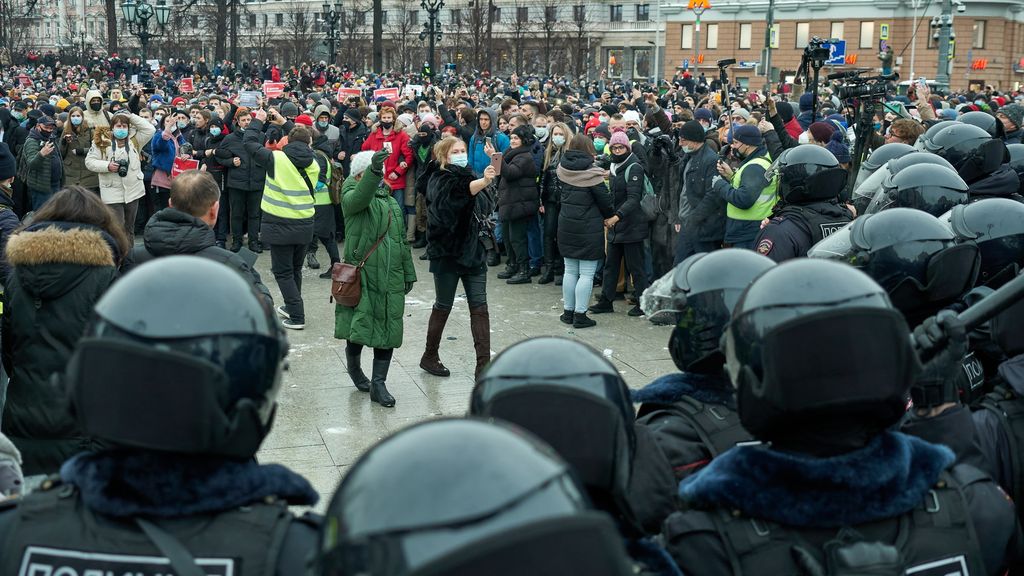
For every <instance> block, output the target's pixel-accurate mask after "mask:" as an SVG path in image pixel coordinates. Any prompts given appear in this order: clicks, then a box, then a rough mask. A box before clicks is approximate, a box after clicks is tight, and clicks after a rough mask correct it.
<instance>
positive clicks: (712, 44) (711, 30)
mask: <svg viewBox="0 0 1024 576" xmlns="http://www.w3.org/2000/svg"><path fill="white" fill-rule="evenodd" d="M707 32H708V50H714V49H716V48H718V24H708V30H707Z"/></svg>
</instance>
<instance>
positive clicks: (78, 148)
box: [59, 127, 100, 192]
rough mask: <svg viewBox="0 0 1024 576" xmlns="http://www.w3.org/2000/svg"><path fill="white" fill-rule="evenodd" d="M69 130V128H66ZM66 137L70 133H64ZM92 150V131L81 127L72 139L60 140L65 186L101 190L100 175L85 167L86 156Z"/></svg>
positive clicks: (73, 134) (72, 134) (72, 135)
mask: <svg viewBox="0 0 1024 576" xmlns="http://www.w3.org/2000/svg"><path fill="white" fill-rule="evenodd" d="M65 130H67V128H65ZM64 134H65V135H67V134H68V132H65V133H64ZM89 148H92V130H90V129H88V128H82V127H79V129H78V133H71V139H70V140H69V139H67V138H61V139H60V147H59V150H60V157H61V158H63V159H64V185H65V186H83V187H85V188H88V189H89V190H95V191H96V192H99V190H100V175H99V174H97V173H95V172H93V171H92V170H89V169H88V168H86V167H85V155H86V154H88V153H89Z"/></svg>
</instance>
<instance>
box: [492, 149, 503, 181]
mask: <svg viewBox="0 0 1024 576" xmlns="http://www.w3.org/2000/svg"><path fill="white" fill-rule="evenodd" d="M501 161H502V157H501V153H500V152H495V153H494V154H491V166H493V167H494V174H495V176H500V175H501Z"/></svg>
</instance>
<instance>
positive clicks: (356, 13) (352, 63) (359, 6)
mask: <svg viewBox="0 0 1024 576" xmlns="http://www.w3.org/2000/svg"><path fill="white" fill-rule="evenodd" d="M368 11H370V8H369V6H368V5H367V3H366V2H364V1H362V0H348V1H347V2H345V4H344V10H343V11H342V13H341V19H340V20H339V21H338V30H339V33H340V34H341V42H340V43H339V45H338V57H339V58H341V63H342V66H347V67H348V68H349V69H350V70H353V71H356V72H365V71H366V54H367V50H366V43H367V40H369V39H370V38H369V36H368V35H367V34H366V13H367V12H368Z"/></svg>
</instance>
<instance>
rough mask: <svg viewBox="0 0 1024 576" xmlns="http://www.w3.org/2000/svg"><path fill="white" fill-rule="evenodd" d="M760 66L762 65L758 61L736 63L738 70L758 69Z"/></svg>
mask: <svg viewBox="0 0 1024 576" xmlns="http://www.w3.org/2000/svg"><path fill="white" fill-rule="evenodd" d="M760 64H761V63H760V62H758V61H757V60H740V61H739V62H737V63H736V68H740V69H746V68H757V67H758V65H760Z"/></svg>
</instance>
